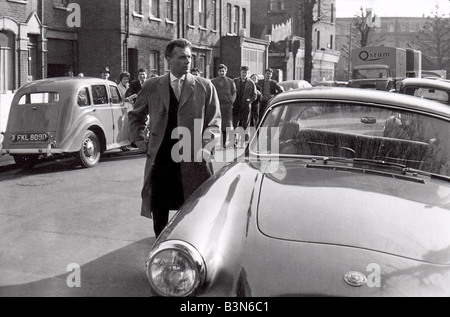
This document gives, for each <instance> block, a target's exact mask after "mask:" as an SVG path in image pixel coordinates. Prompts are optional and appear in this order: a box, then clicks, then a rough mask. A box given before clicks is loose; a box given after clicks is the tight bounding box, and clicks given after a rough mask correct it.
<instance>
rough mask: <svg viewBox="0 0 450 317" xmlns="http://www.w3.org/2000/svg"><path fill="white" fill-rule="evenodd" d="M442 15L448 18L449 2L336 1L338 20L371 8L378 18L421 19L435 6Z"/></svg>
mask: <svg viewBox="0 0 450 317" xmlns="http://www.w3.org/2000/svg"><path fill="white" fill-rule="evenodd" d="M436 3H437V4H438V5H439V9H440V11H441V12H442V13H443V14H446V16H449V13H450V0H336V16H337V17H338V18H343V17H354V16H355V15H360V12H361V11H360V8H361V6H362V7H363V9H366V8H372V9H373V11H374V13H375V14H377V15H378V16H380V17H421V16H422V15H423V14H425V16H428V15H431V12H434V11H435V4H436Z"/></svg>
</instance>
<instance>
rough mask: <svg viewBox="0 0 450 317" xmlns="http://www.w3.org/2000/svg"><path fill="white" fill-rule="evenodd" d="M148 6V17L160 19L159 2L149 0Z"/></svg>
mask: <svg viewBox="0 0 450 317" xmlns="http://www.w3.org/2000/svg"><path fill="white" fill-rule="evenodd" d="M149 4H150V10H149V13H150V17H151V18H157V19H159V18H160V15H159V0H150V2H149Z"/></svg>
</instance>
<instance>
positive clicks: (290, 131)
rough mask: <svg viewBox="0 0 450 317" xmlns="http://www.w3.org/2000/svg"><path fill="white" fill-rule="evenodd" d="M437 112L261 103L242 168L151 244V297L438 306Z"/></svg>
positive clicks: (449, 126) (448, 157)
mask: <svg viewBox="0 0 450 317" xmlns="http://www.w3.org/2000/svg"><path fill="white" fill-rule="evenodd" d="M449 135H450V112H449V111H448V108H447V107H446V106H444V105H441V104H439V103H436V102H431V101H426V100H420V99H418V98H414V97H410V96H404V95H399V94H393V93H389V92H381V91H372V90H361V89H357V88H355V89H352V90H351V93H349V89H347V88H325V87H322V88H310V89H301V90H295V91H291V92H285V93H282V94H279V95H278V96H276V97H274V98H273V99H272V100H271V102H270V104H269V108H268V110H267V111H266V113H265V116H264V119H263V121H262V124H261V125H260V127H259V128H258V130H257V132H256V134H255V136H254V137H253V139H252V140H251V142H250V144H249V146H248V148H247V149H246V153H245V155H244V156H243V157H242V158H241V159H240V160H238V161H236V162H234V163H231V164H229V165H227V166H226V167H224V168H223V169H222V170H220V171H219V172H218V173H217V174H216V175H215V176H213V178H211V179H210V180H208V181H207V182H206V183H205V184H204V185H203V186H202V187H200V188H199V190H198V191H196V192H195V193H194V195H193V196H192V197H191V198H190V199H189V200H188V201H187V202H186V203H185V205H184V206H183V207H182V208H181V209H180V210H179V211H178V213H177V214H176V215H175V216H174V218H173V219H172V220H171V221H170V223H169V225H168V226H167V227H166V229H165V230H164V231H163V233H162V234H161V236H160V237H159V238H158V239H157V241H156V242H155V244H154V246H153V248H152V250H151V252H150V254H149V259H148V266H147V276H148V278H149V281H150V285H151V289H152V292H153V294H155V295H159V296H220V297H222V296H223V297H234V296H255V297H272V296H439V295H441V296H448V295H449V294H450V248H449V245H450V231H449V230H448V228H449V227H450V208H449V206H450V138H449V137H448V136H449Z"/></svg>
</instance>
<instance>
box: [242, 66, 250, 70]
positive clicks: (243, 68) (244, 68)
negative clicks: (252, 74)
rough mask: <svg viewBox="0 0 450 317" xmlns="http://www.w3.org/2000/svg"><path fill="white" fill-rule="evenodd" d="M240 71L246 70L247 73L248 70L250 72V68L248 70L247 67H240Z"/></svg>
mask: <svg viewBox="0 0 450 317" xmlns="http://www.w3.org/2000/svg"><path fill="white" fill-rule="evenodd" d="M241 70H246V71H249V70H250V68H249V67H248V66H242V67H241Z"/></svg>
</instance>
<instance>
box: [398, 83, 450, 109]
mask: <svg viewBox="0 0 450 317" xmlns="http://www.w3.org/2000/svg"><path fill="white" fill-rule="evenodd" d="M397 87H398V88H397V90H398V92H399V93H401V94H406V95H411V96H416V97H420V98H425V99H431V100H435V101H438V102H441V103H444V104H446V105H450V81H446V80H441V79H428V78H406V79H404V80H402V81H401V82H400V83H399V84H398V86H397Z"/></svg>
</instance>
